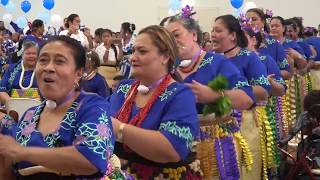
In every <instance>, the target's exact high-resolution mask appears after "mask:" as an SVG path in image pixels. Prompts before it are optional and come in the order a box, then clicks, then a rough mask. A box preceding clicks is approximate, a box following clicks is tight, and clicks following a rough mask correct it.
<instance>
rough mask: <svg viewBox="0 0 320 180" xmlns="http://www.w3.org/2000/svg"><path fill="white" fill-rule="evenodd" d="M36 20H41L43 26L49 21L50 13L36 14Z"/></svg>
mask: <svg viewBox="0 0 320 180" xmlns="http://www.w3.org/2000/svg"><path fill="white" fill-rule="evenodd" d="M37 19H40V20H42V21H43V22H44V23H45V24H46V23H48V22H49V20H50V12H49V11H43V12H40V13H38V15H37Z"/></svg>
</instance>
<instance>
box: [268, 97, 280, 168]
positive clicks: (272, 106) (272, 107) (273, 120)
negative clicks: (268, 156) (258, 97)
mask: <svg viewBox="0 0 320 180" xmlns="http://www.w3.org/2000/svg"><path fill="white" fill-rule="evenodd" d="M266 112H267V116H268V120H269V123H270V127H271V129H272V135H273V145H274V146H272V150H273V155H274V162H275V165H276V166H279V165H280V161H281V159H280V154H279V151H278V148H277V142H278V141H279V140H280V139H279V136H278V135H279V131H280V130H279V126H278V123H277V122H279V120H280V118H279V117H277V116H276V114H274V112H276V97H272V98H270V99H269V103H268V104H267V106H266Z"/></svg>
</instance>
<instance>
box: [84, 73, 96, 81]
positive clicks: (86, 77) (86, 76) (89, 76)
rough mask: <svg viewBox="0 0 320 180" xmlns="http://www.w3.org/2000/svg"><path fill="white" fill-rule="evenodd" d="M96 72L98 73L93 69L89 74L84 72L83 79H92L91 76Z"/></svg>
mask: <svg viewBox="0 0 320 180" xmlns="http://www.w3.org/2000/svg"><path fill="white" fill-rule="evenodd" d="M95 73H96V71H91V72H90V73H89V74H87V73H84V74H83V79H85V80H90V78H91V76H93V75H94V74H95Z"/></svg>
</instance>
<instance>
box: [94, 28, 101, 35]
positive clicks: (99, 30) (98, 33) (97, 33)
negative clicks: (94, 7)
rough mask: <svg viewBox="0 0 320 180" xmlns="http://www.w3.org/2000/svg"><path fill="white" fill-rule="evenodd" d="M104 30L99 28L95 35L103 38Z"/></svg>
mask: <svg viewBox="0 0 320 180" xmlns="http://www.w3.org/2000/svg"><path fill="white" fill-rule="evenodd" d="M102 30H103V28H98V29H96V30H95V31H94V35H96V36H102Z"/></svg>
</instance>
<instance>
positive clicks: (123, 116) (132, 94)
mask: <svg viewBox="0 0 320 180" xmlns="http://www.w3.org/2000/svg"><path fill="white" fill-rule="evenodd" d="M171 78H172V77H171V75H170V74H167V75H166V76H165V78H164V79H163V80H162V82H161V83H160V84H159V86H158V87H157V90H156V91H155V92H154V93H153V94H152V97H151V98H150V99H149V101H148V102H147V104H146V105H145V106H144V107H143V108H141V109H140V111H139V112H138V113H137V114H136V115H135V116H134V117H133V118H131V120H130V116H131V112H132V108H133V105H134V101H135V99H136V95H137V92H138V86H139V84H140V82H139V81H136V82H135V83H133V84H132V86H131V88H130V90H129V92H128V96H127V98H126V100H125V102H124V104H123V106H122V107H121V108H120V110H119V111H118V113H117V116H116V118H117V119H119V120H120V121H121V122H123V123H126V124H131V125H134V126H137V127H140V126H141V124H142V122H143V121H144V119H145V118H146V117H147V115H148V113H149V111H150V109H151V108H152V106H153V104H154V103H155V102H156V100H157V99H158V97H159V96H160V95H161V94H162V93H163V92H164V91H165V89H166V88H167V87H168V85H169V82H170V80H171Z"/></svg>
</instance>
